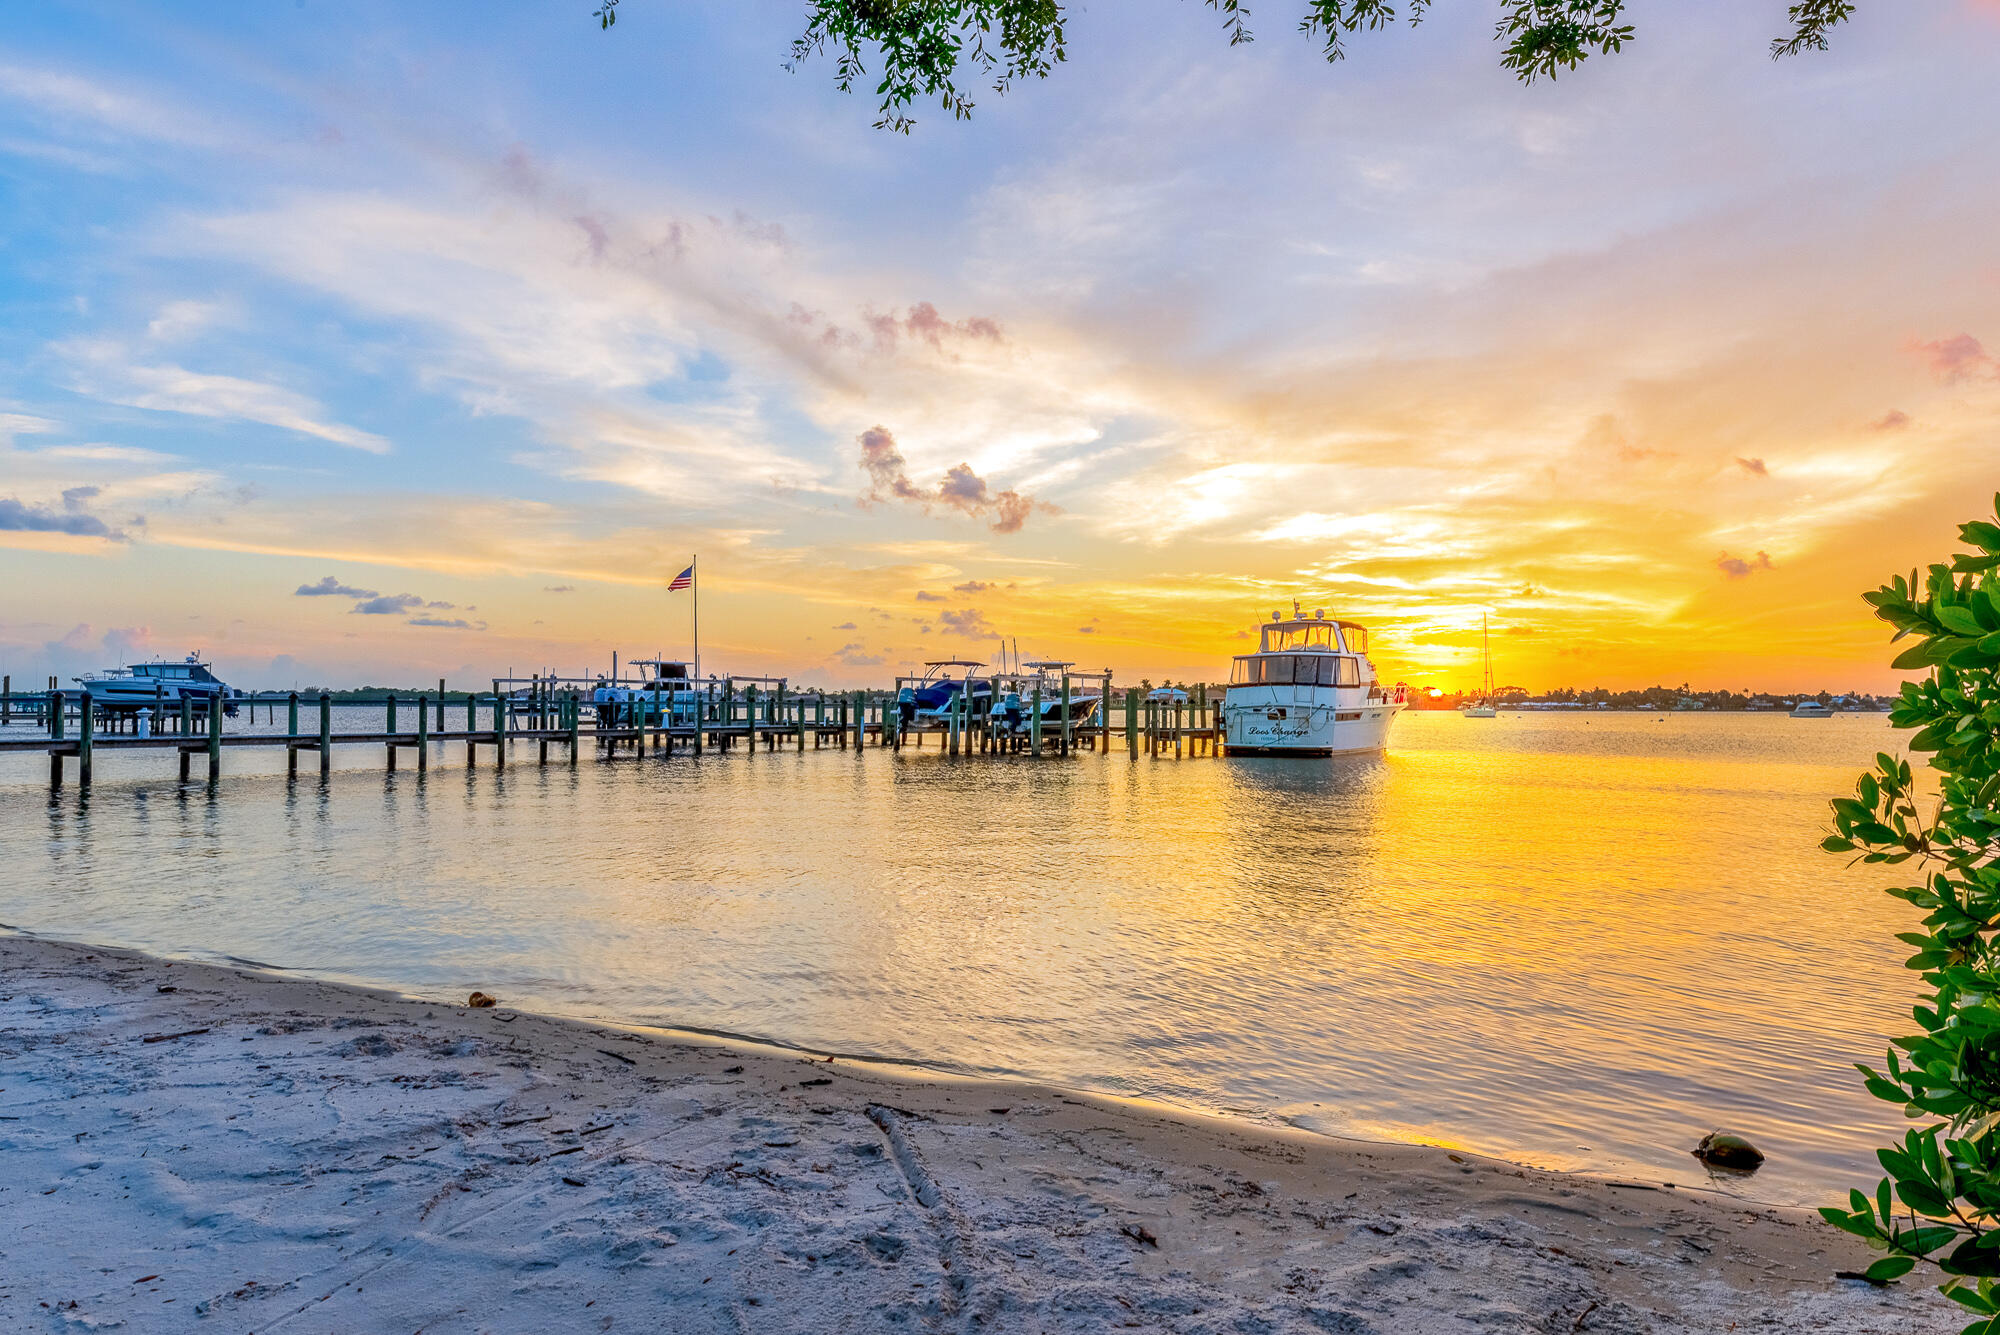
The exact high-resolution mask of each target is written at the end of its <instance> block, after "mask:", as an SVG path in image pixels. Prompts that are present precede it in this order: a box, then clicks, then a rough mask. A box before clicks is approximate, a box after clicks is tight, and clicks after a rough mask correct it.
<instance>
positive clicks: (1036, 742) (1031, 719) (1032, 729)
mask: <svg viewBox="0 0 2000 1335" xmlns="http://www.w3.org/2000/svg"><path fill="white" fill-rule="evenodd" d="M1028 749H1029V750H1030V751H1032V752H1034V753H1035V754H1036V755H1040V754H1041V753H1042V688H1041V687H1040V686H1036V687H1035V689H1034V691H1033V693H1032V694H1031V695H1030V697H1029V703H1028Z"/></svg>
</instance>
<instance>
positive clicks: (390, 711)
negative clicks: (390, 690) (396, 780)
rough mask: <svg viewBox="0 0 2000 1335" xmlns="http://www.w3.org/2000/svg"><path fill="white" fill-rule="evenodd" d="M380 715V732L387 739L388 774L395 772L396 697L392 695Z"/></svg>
mask: <svg viewBox="0 0 2000 1335" xmlns="http://www.w3.org/2000/svg"><path fill="white" fill-rule="evenodd" d="M387 705H388V708H387V709H386V711H385V712H384V713H383V715H382V731H383V732H384V733H385V734H387V736H388V738H389V743H388V746H389V773H391V774H394V773H395V772H396V697H395V696H394V695H393V694H392V695H390V697H389V699H388V701H387Z"/></svg>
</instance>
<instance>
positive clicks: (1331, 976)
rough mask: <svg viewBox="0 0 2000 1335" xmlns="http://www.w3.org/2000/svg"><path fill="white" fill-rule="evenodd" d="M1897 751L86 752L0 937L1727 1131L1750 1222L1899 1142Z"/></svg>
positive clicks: (4, 820) (1710, 720)
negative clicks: (207, 780)
mask: <svg viewBox="0 0 2000 1335" xmlns="http://www.w3.org/2000/svg"><path fill="white" fill-rule="evenodd" d="M454 723H456V720H454ZM336 726H337V727H339V726H344V725H342V724H340V723H337V724H336ZM1896 741H1897V738H1896V736H1895V734H1893V733H1892V732H1891V731H1890V730H1889V728H1888V726H1887V723H1886V721H1885V719H1884V718H1883V717H1882V716H1879V715H1877V716H1859V717H1848V718H1837V719H1833V720H1830V721H1806V720H1792V719H1788V718H1784V717H1758V716H1750V717H1746V716H1742V715H1737V716H1733V717H1713V716H1700V715H1694V716H1688V715H1681V716H1668V717H1665V718H1660V717H1658V716H1654V715H1644V714H1615V715H1598V716H1592V717H1580V716H1573V715H1543V716H1534V715H1527V716H1507V717H1503V718H1501V719H1498V720H1491V721H1474V720H1465V719H1461V718H1459V717H1457V716H1456V715H1453V714H1413V715H1408V716H1406V717H1404V718H1402V719H1401V720H1399V721H1398V723H1397V725H1396V730H1395V733H1394V737H1393V746H1394V749H1393V750H1392V751H1391V753H1390V754H1389V755H1388V756H1387V757H1386V758H1384V759H1369V760H1360V761H1334V762H1327V761H1274V760H1223V761H1214V760H1199V761H1194V760H1189V761H1181V762H1175V761H1173V760H1171V759H1168V760H1159V761H1155V760H1147V759H1142V760H1140V761H1138V762H1137V763H1134V762H1132V761H1131V760H1129V759H1128V758H1126V757H1125V756H1124V755H1123V754H1122V753H1118V754H1114V755H1112V756H1109V757H1104V756H1097V755H1091V754H1086V755H1084V756H1082V757H1081V758H1080V759H1077V760H1074V761H1070V762H1062V761H1049V760H1044V761H1040V762H1036V761H1033V760H1029V759H1027V758H1024V757H1017V758H1007V759H983V758H982V759H972V760H959V761H950V760H946V759H944V758H943V757H941V756H939V755H938V754H937V753H936V752H935V751H930V750H926V751H922V752H918V751H905V752H904V753H903V754H902V755H901V756H900V757H897V756H894V755H889V754H885V753H883V752H881V751H878V750H868V751H865V752H862V753H859V754H856V753H854V752H840V751H832V750H827V751H819V752H814V751H810V750H809V751H807V752H805V753H804V754H803V755H801V754H798V753H796V752H792V753H779V754H775V755H774V754H758V755H755V756H748V755H744V754H741V753H732V754H730V755H728V756H726V757H723V756H716V755H713V754H711V755H709V756H706V757H704V758H703V759H701V760H699V761H696V760H693V759H691V758H682V757H679V756H677V757H676V758H674V759H673V760H660V759H657V758H652V759H648V760H646V761H645V762H643V763H640V762H635V761H633V760H631V759H629V758H627V759H623V760H620V761H618V762H616V763H592V762H590V761H586V762H585V763H583V764H582V765H580V766H579V767H578V768H577V769H575V770H571V769H569V768H567V767H566V766H557V765H553V764H552V765H551V766H550V767H549V768H548V769H546V770H543V769H538V768H537V767H536V766H535V765H533V764H532V763H525V764H524V763H521V762H522V761H524V760H526V761H529V762H532V758H533V749H532V747H531V746H523V745H517V746H516V747H515V751H514V764H513V765H512V766H511V767H510V768H509V769H508V770H507V771H505V773H504V774H503V773H496V772H495V771H494V770H492V769H491V768H488V767H486V766H485V765H484V764H483V763H482V766H481V768H479V769H477V770H473V771H467V770H465V769H463V768H462V764H463V761H462V756H463V752H462V751H461V750H454V751H452V752H451V753H450V754H449V755H448V756H440V757H439V758H438V759H437V760H434V762H433V765H434V767H433V769H432V771H431V773H430V774H429V776H428V777H427V778H421V779H420V778H418V777H417V776H416V775H415V774H414V773H413V772H411V771H410V770H409V769H408V768H407V767H408V765H409V764H410V763H411V762H410V759H409V758H408V757H407V756H406V758H405V761H404V764H405V767H406V768H405V770H404V772H403V773H401V774H399V775H396V776H393V777H390V776H385V775H384V774H383V773H382V771H381V761H380V753H379V752H378V751H376V750H375V749H374V748H356V749H355V751H354V752H353V753H351V754H347V755H342V756H340V757H338V761H339V764H340V766H341V768H340V771H339V772H337V773H336V774H335V776H334V777H333V779H332V781H331V782H330V783H328V784H326V785H324V786H323V785H322V784H321V782H320V780H319V778H318V776H317V774H316V773H315V774H313V775H312V776H311V777H310V778H301V779H300V780H299V781H298V782H297V783H296V784H295V785H288V784H287V783H286V782H285V781H284V780H283V779H282V777H278V776H277V774H276V773H275V772H276V771H278V770H281V768H282V765H283V760H282V755H281V753H274V754H267V755H259V754H256V753H251V752H246V751H233V752H230V753H227V754H226V755H225V756H224V765H225V777H224V779H223V781H222V784H221V785H220V788H219V789H218V790H217V792H216V793H214V794H210V793H209V792H208V790H207V789H206V787H205V786H204V785H194V786H190V787H189V788H187V789H186V790H181V789H180V788H179V786H178V785H177V784H176V783H174V782H173V781H172V778H171V775H170V766H171V765H172V761H171V759H169V758H167V757H145V758H142V757H138V756H135V755H130V754H119V753H115V752H104V753H100V758H99V761H98V773H99V776H100V778H99V783H98V785H97V787H96V789H95V791H94V792H92V793H91V794H90V795H89V796H88V797H87V798H85V797H82V796H81V795H79V793H78V791H77V790H76V788H75V787H74V780H73V779H72V786H71V787H69V788H68V789H66V790H65V791H64V792H63V793H62V794H61V795H60V796H59V797H56V798H54V799H51V797H50V795H49V793H48V791H47V789H46V786H45V784H44V783H42V782H40V780H41V779H42V777H43V776H44V775H45V773H46V770H45V764H46V762H43V761H40V760H36V759H31V758H26V757H18V758H0V766H4V768H0V922H5V923H8V924H12V925H15V926H19V927H23V928H27V929H31V930H34V931H38V932H42V933H46V934H50V935H56V936H62V937H71V938H79V939H84V940H90V941H99V942H107V943H122V944H128V945H134V946H140V947H144V948H147V949H151V950H157V951H163V952H168V953H177V954H183V955H192V956H203V957H214V956H217V955H231V956H237V957H240V958H243V959H249V960H257V961H263V962H268V963H271V964H275V965H281V966H284V967H287V968H295V969H303V970H310V971H313V972H316V973H320V974H325V975H330V976H335V977H339V978H344V979H353V980H362V981H367V982H372V983H379V984H387V985H390V986H394V987H399V988H403V989H407V990H411V991H416V992H422V993H428V994H434V995H440V996H443V995H450V994H463V993H465V992H467V991H469V990H471V989H472V988H474V987H478V988H482V989H484V990H486V991H489V992H494V993H497V994H498V995H500V996H501V997H502V998H504V999H505V1000H506V1001H508V1002H509V1003H512V1004H518V1005H522V1006H525V1007H534V1008H541V1009H547V1010H552V1011H558V1012H563V1013H568V1014H574V1015H588V1016H594V1017H607V1018H616V1019H621V1020H627V1021H635V1022H641V1023H650V1024H661V1025H671V1026H681V1027H688V1028H697V1029H707V1030H715V1031H721V1032H727V1033H733V1034H742V1035H750V1036H756V1037H760V1038H767V1039H774V1040H778V1041H781V1042H786V1043H792V1044H798V1045H801V1046H806V1047H810V1048H814V1049H819V1050H824V1051H835V1052H840V1053H845V1054H857V1055H859V1054H866V1055H871V1056H876V1057H883V1058H891V1059H896V1060H905V1061H915V1062H921V1063H925V1064H929V1065H934V1066H938V1067H943V1068H946V1069H951V1070H957V1071H967V1072H982V1073H990V1074H995V1075H1002V1076H1032V1077H1035V1078H1038V1079H1046V1080H1052V1081H1055V1082H1058V1083H1061V1084H1065V1085H1068V1086H1071V1087H1082V1088H1089V1089H1094V1090H1101V1091H1107V1092H1113V1093H1118V1094H1125V1095H1138V1096H1144V1097H1148V1098H1154V1099H1159V1100H1163V1101H1166V1102H1170V1103H1176V1104H1182V1105H1188V1106H1194V1107H1200V1108H1206V1109H1211V1110H1219V1111H1226V1112H1230V1113H1234V1114H1238V1115H1244V1116H1253V1117H1264V1118H1279V1119H1285V1120H1290V1121H1292V1122H1294V1123H1296V1124H1299V1125H1302V1126H1307V1127H1311V1128H1315V1129H1322V1130H1327V1131H1339V1132H1348V1133H1355V1134H1361V1135H1367V1136H1377V1137H1392V1138H1404V1139H1422V1140H1434V1141H1439V1142H1443V1143H1449V1144H1454V1145H1459V1146H1466V1147H1470V1148H1472V1149H1475V1150H1479V1151H1483V1152H1489V1153H1494V1154H1500V1155H1505V1156H1509V1157H1513V1158H1516V1159H1519V1160H1523V1161H1527V1162H1532V1163H1537V1164H1542V1165H1547V1166H1551V1167H1564V1168H1588V1169H1593V1170H1602V1171H1613V1172H1643V1173H1644V1174H1645V1175H1647V1176H1649V1177H1655V1178H1659V1177H1664V1178H1667V1179H1671V1180H1675V1181H1679V1182H1682V1183H1694V1182H1699V1181H1703V1180H1704V1179H1705V1178H1706V1174H1705V1173H1704V1172H1703V1171H1702V1170H1701V1169H1700V1168H1699V1166H1698V1165H1696V1164H1695V1162H1694V1161H1693V1160H1692V1159H1691V1158H1689V1157H1688V1155H1687V1149H1688V1147H1690V1146H1691V1145H1692V1144H1693V1143H1694V1141H1695V1140H1696V1139H1697V1138H1699V1137H1700V1135H1701V1134H1702V1133H1703V1132H1705V1131H1708V1130H1710V1129H1712V1128H1714V1127H1717V1126H1727V1127H1730V1128H1732V1129H1735V1130H1739V1131H1742V1132H1743V1133H1745V1134H1747V1135H1749V1136H1751V1137H1752V1138H1753V1139H1754V1140H1756V1141H1757V1142H1758V1143H1760V1144H1761V1145H1762V1146H1763V1147H1764V1148H1765V1149H1766V1150H1767V1151H1768V1152H1769V1153H1770V1155H1771V1161H1770V1163H1769V1164H1768V1165H1767V1166H1766V1168H1765V1169H1764V1171H1763V1172H1762V1173H1760V1174H1759V1175H1758V1176H1757V1177H1756V1178H1755V1179H1754V1180H1752V1181H1751V1182H1750V1183H1749V1184H1748V1185H1747V1186H1745V1187H1742V1188H1741V1189H1742V1190H1744V1191H1746V1192H1747V1194H1750V1195H1754V1196H1756V1197H1758V1198H1759V1199H1764V1200H1776V1201H1810V1200H1819V1199H1824V1198H1826V1197H1827V1196H1828V1195H1830V1194H1831V1193H1833V1192H1834V1191H1836V1190H1842V1189H1844V1188H1845V1187H1847V1186H1848V1185H1850V1184H1851V1183H1853V1182H1855V1181H1861V1180H1863V1179H1865V1180H1866V1182H1868V1183H1872V1182H1873V1180H1874V1172H1873V1166H1872V1165H1873V1161H1872V1157H1871V1155H1870V1150H1869V1147H1870V1146H1871V1145H1873V1144H1876V1143H1880V1141H1879V1138H1880V1137H1881V1136H1882V1135H1884V1134H1885V1133H1886V1132H1888V1131H1890V1130H1892V1129H1897V1128H1898V1126H1899V1123H1900V1118H1899V1117H1898V1116H1896V1114H1895V1113H1894V1111H1893V1110H1889V1109H1884V1108H1880V1107H1878V1105H1875V1104H1874V1103H1873V1102H1872V1101H1871V1100H1869V1099H1868V1098H1866V1097H1865V1096H1864V1095H1863V1093H1862V1092H1861V1091H1860V1089H1859V1088H1858V1085H1857V1077H1856V1076H1855V1075H1854V1073H1853V1071H1852V1069H1851V1067H1850V1065H1849V1063H1850V1062H1853V1061H1856V1060H1866V1061H1871V1062H1879V1060H1880V1057H1881V1051H1882V1047H1883V1043H1884V1040H1885V1038H1886V1036H1887V1034H1888V1033H1889V1031H1890V1030H1891V1029H1894V1028H1895V1027H1896V1025H1897V1024H1898V1023H1899V1021H1898V1016H1901V1017H1903V1018H1902V1020H1901V1023H1905V1024H1906V1023H1907V1014H1908V1003H1909V999H1910V997H1911V996H1912V994H1913V987H1912V983H1913V982H1914V979H1913V977H1911V976H1909V975H1906V974H1905V973H1904V971H1903V970H1902V969H1901V967H1900V965H1899V963H1898V961H1899V960H1900V958H1901V954H1902V953H1903V952H1902V948H1901V947H1900V945H1898V943H1896V942H1895V941H1894V940H1893V939H1892V933H1893V932H1894V931H1896V930H1903V926H1902V925H1900V924H1901V915H1900V914H1899V910H1901V909H1902V908H1903V906H1901V905H1898V904H1897V903H1895V902H1894V901H1892V900H1890V899H1888V898H1887V897H1886V896H1884V895H1881V894H1880V893H1878V892H1876V891H1875V890H1874V889H1873V886H1874V885H1875V883H1876V881H1877V879H1878V877H1876V876H1872V875H1870V874H1868V873H1869V871H1870V869H1862V870H1859V871H1856V872H1853V873H1849V872H1846V871H1844V870H1843V869H1842V868H1841V866H1840V864H1839V863H1838V861H1837V860H1835V859H1833V858H1830V857H1827V856H1825V855H1824V854H1821V853H1819V852H1818V851H1817V850H1816V848H1815V847H1814V844H1815V841H1816V840H1817V838H1818V837H1819V834H1820V826H1821V822H1822V819H1823V812H1824V809H1825V808H1824V802H1825V799H1826V797H1827V796H1829V795H1832V794H1835V793H1840V792H1844V791H1846V789H1847V788H1848V786H1849V784H1850V783H1851V782H1852V778H1853V774H1854V772H1855V771H1856V770H1857V769H1858V768H1859V767H1860V766H1862V765H1863V764H1865V763H1866V762H1867V760H1868V758H1869V757H1870V756H1871V755H1872V754H1873V753H1874V752H1875V751H1876V750H1879V749H1883V748H1885V747H1889V746H1892V745H1893V744H1894V743H1895V742H1896ZM302 760H303V762H304V763H305V764H306V765H307V766H311V765H312V757H311V756H310V755H308V756H306V757H302ZM444 764H449V765H452V766H459V768H440V767H439V766H441V765H444ZM260 767H261V768H263V769H264V770H266V771H269V772H268V773H266V774H265V775H262V776H259V775H257V774H255V773H254V771H255V770H256V769H258V768H260ZM196 768H197V772H200V764H199V762H198V763H197V767H196Z"/></svg>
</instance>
